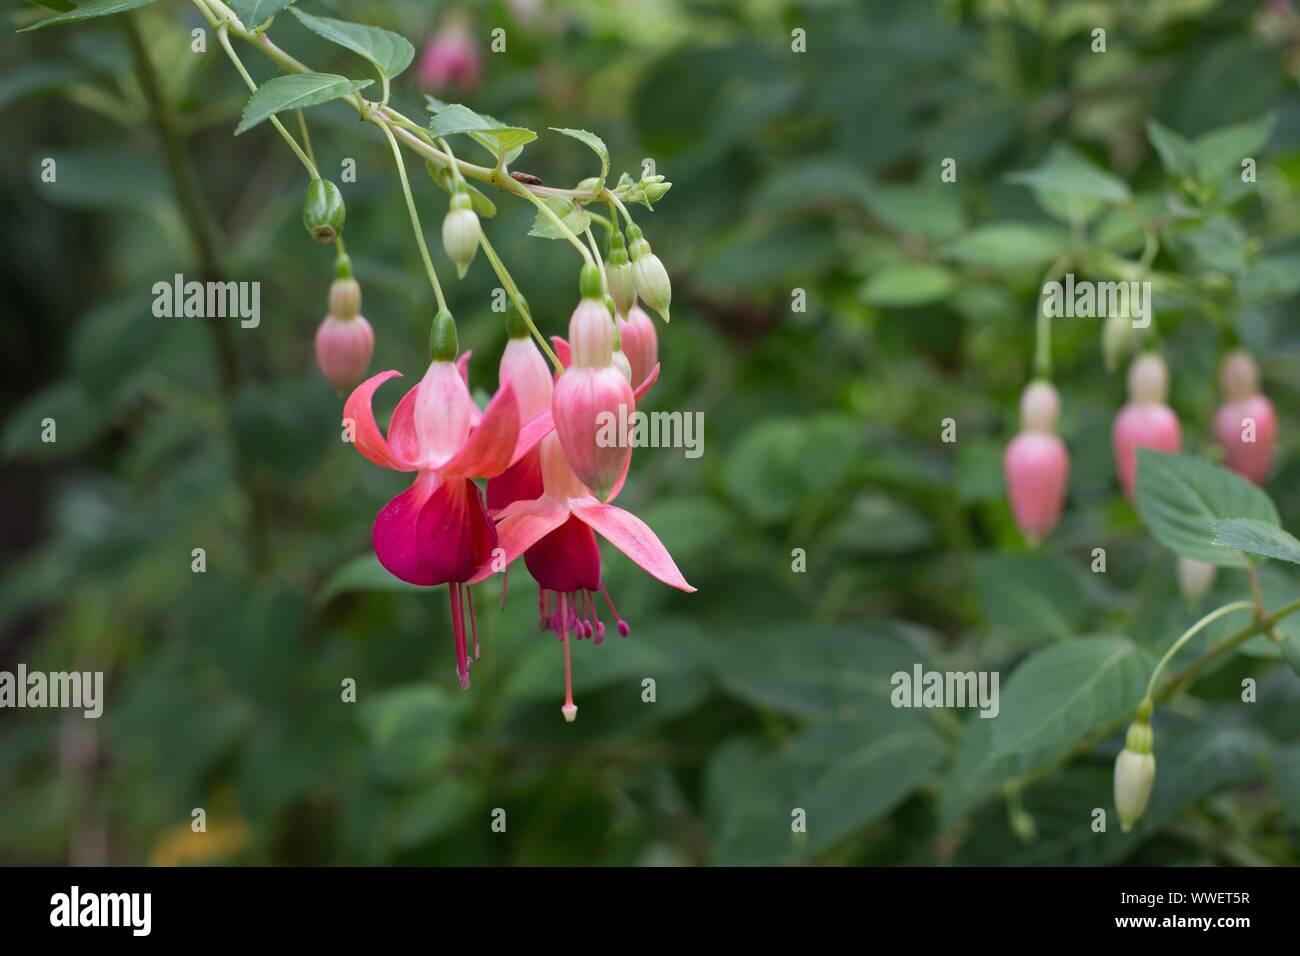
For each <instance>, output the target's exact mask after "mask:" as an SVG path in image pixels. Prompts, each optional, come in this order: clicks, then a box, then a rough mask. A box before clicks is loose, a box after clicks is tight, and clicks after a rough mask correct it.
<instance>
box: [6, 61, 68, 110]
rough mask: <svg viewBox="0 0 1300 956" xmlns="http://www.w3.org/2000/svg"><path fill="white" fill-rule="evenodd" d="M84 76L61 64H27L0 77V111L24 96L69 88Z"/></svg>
mask: <svg viewBox="0 0 1300 956" xmlns="http://www.w3.org/2000/svg"><path fill="white" fill-rule="evenodd" d="M84 75H85V74H84V73H83V72H82V71H81V70H78V69H75V68H73V67H71V66H68V65H67V64H63V63H27V64H24V65H23V66H22V67H20V68H18V69H14V70H10V71H9V72H8V73H7V74H5V75H4V76H0V109H4V108H5V107H6V106H8V105H9V104H10V103H12V102H14V101H15V100H18V99H21V98H22V97H24V96H34V95H39V94H42V93H50V92H53V91H54V90H58V89H62V88H63V87H66V86H71V85H72V84H73V83H75V82H77V80H79V79H81V78H82V77H83V76H84Z"/></svg>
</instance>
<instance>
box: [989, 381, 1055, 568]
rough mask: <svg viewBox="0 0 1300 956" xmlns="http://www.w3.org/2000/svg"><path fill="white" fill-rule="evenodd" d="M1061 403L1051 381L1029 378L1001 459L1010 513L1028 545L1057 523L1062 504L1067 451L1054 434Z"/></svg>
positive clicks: (1037, 540) (1036, 541) (1049, 530)
mask: <svg viewBox="0 0 1300 956" xmlns="http://www.w3.org/2000/svg"><path fill="white" fill-rule="evenodd" d="M1060 407H1061V401H1060V398H1059V397H1058V396H1057V394H1056V389H1055V388H1053V387H1052V384H1051V383H1050V382H1046V381H1036V382H1031V383H1030V384H1029V386H1028V387H1027V388H1026V389H1025V391H1024V394H1023V395H1022V396H1021V398H1020V424H1021V430H1020V433H1019V434H1018V435H1016V437H1015V438H1013V439H1012V440H1011V444H1009V445H1008V446H1007V451H1006V455H1005V456H1004V458H1003V472H1004V474H1005V477H1006V483H1007V498H1008V500H1009V501H1010V503H1011V514H1012V516H1013V517H1014V518H1015V521H1016V525H1017V526H1018V527H1019V528H1020V530H1021V531H1022V532H1023V533H1024V535H1025V538H1026V539H1027V540H1028V541H1029V542H1030V544H1037V543H1038V542H1039V541H1041V540H1042V539H1043V537H1044V536H1045V535H1047V534H1048V533H1049V532H1051V530H1052V529H1053V528H1055V527H1056V524H1057V522H1058V521H1060V519H1061V508H1062V506H1063V505H1064V504H1065V491H1066V486H1067V485H1068V483H1069V480H1070V453H1069V451H1067V450H1066V447H1065V443H1064V442H1063V441H1061V439H1060V438H1059V437H1058V436H1057V435H1056V433H1055V429H1056V420H1057V417H1058V416H1059V414H1060Z"/></svg>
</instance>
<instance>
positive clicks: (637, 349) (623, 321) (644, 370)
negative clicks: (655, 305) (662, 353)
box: [618, 305, 659, 385]
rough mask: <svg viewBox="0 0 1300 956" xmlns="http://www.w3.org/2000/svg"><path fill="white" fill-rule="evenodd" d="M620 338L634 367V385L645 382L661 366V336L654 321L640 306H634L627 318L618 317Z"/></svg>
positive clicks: (622, 346)
mask: <svg viewBox="0 0 1300 956" xmlns="http://www.w3.org/2000/svg"><path fill="white" fill-rule="evenodd" d="M618 337H619V344H620V347H621V348H622V350H623V354H624V355H626V356H627V360H628V364H629V365H630V366H631V367H632V384H634V385H635V384H636V383H638V382H643V381H645V380H646V378H647V377H649V375H650V370H651V369H653V368H654V367H655V366H656V365H658V364H659V335H658V333H657V332H655V323H654V319H652V318H650V316H648V315H647V314H646V312H645V310H644V309H642V308H641V307H640V306H639V305H633V306H632V308H631V309H629V310H628V312H627V317H626V318H624V317H623V316H622V315H620V316H619V317H618Z"/></svg>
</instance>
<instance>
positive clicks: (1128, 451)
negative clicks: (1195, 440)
mask: <svg viewBox="0 0 1300 956" xmlns="http://www.w3.org/2000/svg"><path fill="white" fill-rule="evenodd" d="M1168 394H1169V371H1168V370H1167V369H1166V368H1165V363H1164V360H1163V359H1161V358H1160V356H1158V355H1156V354H1155V353H1154V352H1151V353H1148V354H1146V355H1141V356H1138V358H1136V359H1134V360H1133V364H1132V365H1130V366H1129V370H1128V395H1129V400H1128V404H1127V405H1125V406H1124V407H1123V408H1122V409H1120V413H1119V414H1118V415H1117V416H1116V417H1115V427H1114V429H1113V431H1112V432H1111V444H1112V445H1113V447H1114V450H1115V469H1116V471H1117V472H1118V473H1119V481H1120V484H1121V485H1122V486H1123V487H1124V494H1126V495H1128V499H1129V501H1133V500H1134V495H1135V494H1136V488H1137V450H1138V448H1154V449H1155V450H1156V451H1168V452H1176V451H1178V450H1179V449H1180V448H1181V447H1182V444H1183V430H1182V426H1181V425H1179V423H1178V416H1177V415H1175V414H1174V412H1173V409H1171V408H1170V407H1169V406H1168V405H1166V404H1165V398H1166V397H1167V396H1168Z"/></svg>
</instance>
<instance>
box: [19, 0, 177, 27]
mask: <svg viewBox="0 0 1300 956" xmlns="http://www.w3.org/2000/svg"><path fill="white" fill-rule="evenodd" d="M153 2H154V0H86V2H85V3H83V4H82V5H81V6H79V7H77V8H76V9H75V10H69V11H68V12H67V13H60V14H59V15H58V16H54V17H48V18H46V19H44V20H38V21H37V22H36V23H33V24H31V25H30V26H26V27H23V28H22V29H21V30H19V31H18V32H19V33H28V32H30V31H32V30H39V29H41V28H42V27H52V26H54V25H55V24H56V23H72V22H73V21H74V20H90V19H92V18H94V17H107V16H112V15H113V14H115V13H125V12H126V11H128V10H136V9H138V8H140V7H147V6H148V5H149V4H151V3H153Z"/></svg>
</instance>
